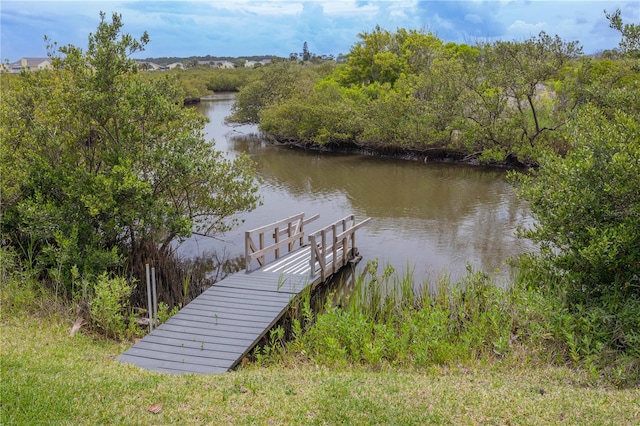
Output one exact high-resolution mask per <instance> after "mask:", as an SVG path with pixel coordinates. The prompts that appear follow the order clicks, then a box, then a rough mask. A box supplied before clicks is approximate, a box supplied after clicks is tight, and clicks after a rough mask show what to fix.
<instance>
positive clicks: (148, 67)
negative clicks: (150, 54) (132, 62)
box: [136, 61, 163, 71]
mask: <svg viewBox="0 0 640 426" xmlns="http://www.w3.org/2000/svg"><path fill="white" fill-rule="evenodd" d="M136 65H137V66H138V69H139V70H143V71H158V70H161V69H163V67H162V66H160V65H158V64H156V63H155V62H145V61H136Z"/></svg>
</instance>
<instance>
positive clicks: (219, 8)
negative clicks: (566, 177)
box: [0, 0, 640, 61]
mask: <svg viewBox="0 0 640 426" xmlns="http://www.w3.org/2000/svg"><path fill="white" fill-rule="evenodd" d="M617 8H619V9H621V10H622V17H623V20H624V21H625V22H628V23H640V1H638V0H633V1H616V0H610V1H545V0H513V1H507V0H495V1H481V0H468V1H456V0H449V1H417V0H406V1H404V0H397V1H356V0H327V1H294V0H262V1H258V0H236V1H157V0H153V1H151V0H145V1H143V0H130V1H92V0H85V1H31V0H21V1H6V0H2V1H1V2H0V17H1V20H0V21H1V22H0V40H1V42H0V59H1V60H3V61H4V60H6V59H9V60H10V61H15V60H18V59H19V58H20V57H23V56H25V57H42V56H46V49H45V43H44V41H43V36H44V35H45V34H46V35H47V36H49V37H50V38H51V39H52V40H55V41H57V42H58V45H66V44H73V45H76V46H79V47H82V48H85V47H86V45H87V36H88V34H89V33H90V32H92V31H95V29H96V27H97V24H98V22H99V12H100V11H104V12H106V13H107V15H108V16H110V15H111V13H112V12H117V13H120V14H122V16H123V22H124V24H125V26H124V30H125V31H126V32H128V33H130V34H131V35H133V36H135V37H139V36H140V35H141V34H142V33H143V31H145V30H146V31H147V32H148V33H149V35H150V38H151V42H150V44H149V45H148V46H147V49H146V51H145V52H143V53H142V54H140V55H137V57H160V56H177V57H189V56H205V55H212V56H232V57H241V56H252V55H277V56H284V57H287V56H289V54H290V53H292V52H300V51H301V50H302V45H303V43H304V42H305V41H306V42H307V43H308V47H309V51H310V52H312V53H315V54H327V55H328V54H333V55H337V54H339V53H348V51H349V49H350V48H351V46H353V44H354V43H355V42H357V40H358V33H361V32H370V31H371V30H372V29H373V28H375V26H376V25H380V26H381V27H382V28H384V29H388V30H392V31H393V30H395V29H397V28H406V29H424V30H426V31H431V32H433V33H434V34H436V35H437V36H438V37H440V38H441V39H443V40H445V41H453V42H457V43H474V42H476V41H493V40H522V39H526V38H529V37H531V36H534V35H537V34H538V33H539V32H540V31H545V32H546V33H547V34H550V35H556V34H557V35H559V36H560V37H562V38H563V39H564V40H566V41H571V40H579V41H580V42H581V44H582V46H583V47H584V51H585V53H594V52H597V51H600V50H603V49H610V48H615V47H616V46H617V45H618V42H619V40H620V36H619V34H618V33H617V32H616V31H614V30H612V29H610V28H609V27H608V22H607V21H606V19H605V17H604V13H603V10H604V9H607V10H608V11H610V12H613V11H615V9H617Z"/></svg>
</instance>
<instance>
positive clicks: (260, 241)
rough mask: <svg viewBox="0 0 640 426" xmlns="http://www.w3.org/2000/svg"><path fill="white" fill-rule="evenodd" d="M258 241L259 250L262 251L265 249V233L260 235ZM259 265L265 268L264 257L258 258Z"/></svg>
mask: <svg viewBox="0 0 640 426" xmlns="http://www.w3.org/2000/svg"><path fill="white" fill-rule="evenodd" d="M258 241H259V245H260V248H259V249H258V250H262V249H263V248H264V232H261V233H260V235H259V236H258ZM258 263H259V264H260V266H264V255H262V256H260V257H259V258H258Z"/></svg>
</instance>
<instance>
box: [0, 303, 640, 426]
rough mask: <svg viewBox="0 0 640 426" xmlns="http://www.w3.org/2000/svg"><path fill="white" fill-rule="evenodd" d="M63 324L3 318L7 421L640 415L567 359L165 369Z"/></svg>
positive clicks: (576, 419)
mask: <svg viewBox="0 0 640 426" xmlns="http://www.w3.org/2000/svg"><path fill="white" fill-rule="evenodd" d="M70 327H71V322H70V321H68V320H62V319H60V320H52V319H44V320H43V319H39V318H38V317H36V316H33V315H31V316H9V317H6V316H4V318H3V320H2V333H1V343H2V344H1V348H2V349H1V355H2V381H1V389H2V390H1V395H2V401H1V406H0V410H1V411H0V413H1V416H2V417H1V419H0V422H1V423H2V424H3V425H10V424H29V425H31V424H72V425H83V424H86V425H94V424H118V425H123V424H133V425H135V424H141V425H146V424H154V425H158V424H492V425H493V424H501V425H506V424H531V425H534V424H535V425H539V424H560V423H561V424H580V425H583V424H595V425H600V424H610V425H625V424H626V425H634V424H640V390H639V389H626V390H612V389H609V388H604V387H592V386H588V385H587V383H588V380H587V379H586V374H584V373H583V372H580V371H575V370H572V369H569V368H558V367H544V368H532V367H528V368H525V367H521V366H514V365H513V362H511V363H510V364H508V365H507V364H501V363H498V362H495V363H491V364H484V365H466V366H459V367H457V368H444V367H433V368H430V369H423V370H406V369H403V370H395V369H384V370H380V371H372V370H370V369H366V368H363V367H359V366H356V367H353V368H352V369H348V370H345V369H342V370H339V371H336V370H332V369H328V368H325V367H319V366H315V365H311V364H309V363H308V362H307V363H304V362H303V363H299V362H297V361H296V358H295V357H294V356H291V357H289V358H287V360H286V361H285V362H284V365H279V366H271V367H259V366H248V367H246V368H244V369H242V370H240V371H238V372H232V373H227V374H223V375H214V376H192V375H188V376H172V375H165V374H159V373H152V372H148V371H142V370H140V369H138V368H137V367H133V366H129V365H125V364H122V363H120V362H118V361H116V360H115V359H114V358H115V357H116V356H117V355H118V354H120V353H121V352H122V351H124V350H125V349H126V347H127V346H126V345H124V344H116V343H113V342H107V341H104V340H96V339H94V338H91V337H88V336H86V335H82V334H77V335H75V336H73V337H72V336H69V329H70ZM153 404H161V405H162V410H161V412H160V413H158V414H154V413H152V412H150V411H149V410H148V407H150V406H152V405H153Z"/></svg>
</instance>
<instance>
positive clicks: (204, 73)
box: [140, 68, 256, 102]
mask: <svg viewBox="0 0 640 426" xmlns="http://www.w3.org/2000/svg"><path fill="white" fill-rule="evenodd" d="M255 73H256V70H254V69H251V68H234V69H217V68H189V69H186V70H182V69H174V70H170V71H153V72H141V73H140V76H141V78H143V79H144V80H148V81H153V82H158V81H160V80H165V79H168V80H170V81H172V84H174V85H175V86H176V87H177V93H176V94H175V97H176V99H175V100H176V102H182V101H183V100H185V99H190V98H201V97H203V96H206V95H210V94H212V93H214V92H235V91H238V90H239V89H240V88H242V87H243V86H244V85H245V84H247V83H248V82H249V81H250V79H252V78H253V76H254V74H255Z"/></svg>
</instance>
